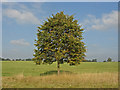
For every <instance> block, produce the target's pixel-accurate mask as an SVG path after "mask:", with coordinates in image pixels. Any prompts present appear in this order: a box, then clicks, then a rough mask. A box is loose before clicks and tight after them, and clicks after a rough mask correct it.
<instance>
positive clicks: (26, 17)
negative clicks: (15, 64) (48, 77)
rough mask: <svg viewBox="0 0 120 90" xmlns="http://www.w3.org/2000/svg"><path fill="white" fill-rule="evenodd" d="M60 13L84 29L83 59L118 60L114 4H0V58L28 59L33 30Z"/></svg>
mask: <svg viewBox="0 0 120 90" xmlns="http://www.w3.org/2000/svg"><path fill="white" fill-rule="evenodd" d="M4 1H5V0H4ZM60 11H64V13H65V14H67V15H74V19H76V20H78V23H79V24H80V25H82V28H84V29H85V31H84V33H83V38H84V40H83V41H84V43H85V45H86V47H87V52H86V59H94V58H96V59H97V60H98V61H104V60H107V58H108V57H111V58H112V60H115V61H117V60H118V3H117V2H19V3H18V2H3V3H2V57H4V58H11V59H16V58H22V59H24V58H32V57H33V53H34V51H33V50H34V49H35V46H34V43H35V41H34V40H35V39H36V37H37V36H36V33H37V27H38V26H39V25H40V24H43V23H44V20H47V17H49V16H51V15H52V14H56V13H57V12H60Z"/></svg>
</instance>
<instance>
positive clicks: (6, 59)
mask: <svg viewBox="0 0 120 90" xmlns="http://www.w3.org/2000/svg"><path fill="white" fill-rule="evenodd" d="M0 61H33V60H32V59H31V58H28V59H9V58H1V57H0Z"/></svg>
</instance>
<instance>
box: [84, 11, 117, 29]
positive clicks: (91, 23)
mask: <svg viewBox="0 0 120 90" xmlns="http://www.w3.org/2000/svg"><path fill="white" fill-rule="evenodd" d="M82 24H83V25H84V26H87V29H88V30H111V29H114V30H115V29H116V30H117V28H118V11H112V12H110V13H108V14H103V15H102V17H101V18H96V16H94V15H88V18H87V19H85V20H84V22H83V23H82Z"/></svg>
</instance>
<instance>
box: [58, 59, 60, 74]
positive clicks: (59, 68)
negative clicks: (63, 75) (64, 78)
mask: <svg viewBox="0 0 120 90" xmlns="http://www.w3.org/2000/svg"><path fill="white" fill-rule="evenodd" d="M57 69H58V72H57V73H58V75H59V74H60V64H59V61H57Z"/></svg>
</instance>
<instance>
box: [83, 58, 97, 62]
mask: <svg viewBox="0 0 120 90" xmlns="http://www.w3.org/2000/svg"><path fill="white" fill-rule="evenodd" d="M82 62H97V59H92V60H83V61H82Z"/></svg>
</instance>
